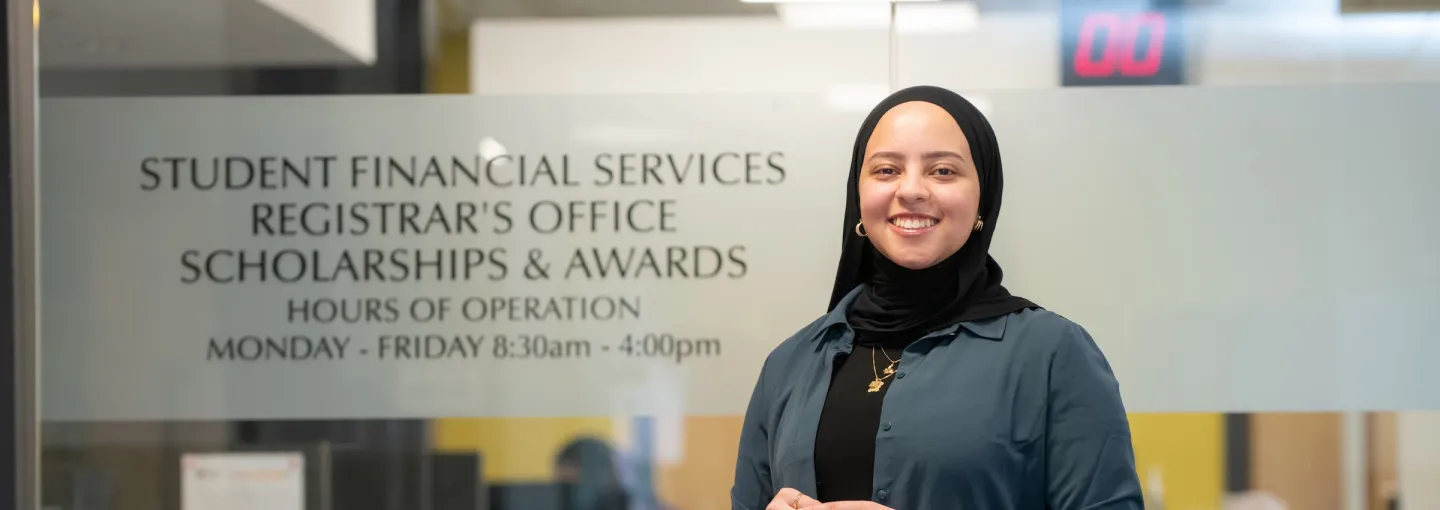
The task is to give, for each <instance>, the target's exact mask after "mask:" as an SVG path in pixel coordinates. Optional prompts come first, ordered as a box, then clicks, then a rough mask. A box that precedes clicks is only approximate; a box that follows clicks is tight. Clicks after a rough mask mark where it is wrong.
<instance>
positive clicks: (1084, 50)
mask: <svg viewBox="0 0 1440 510" xmlns="http://www.w3.org/2000/svg"><path fill="white" fill-rule="evenodd" d="M1141 28H1149V29H1150V37H1149V41H1148V43H1149V44H1148V45H1147V47H1146V48H1145V58H1143V59H1139V60H1136V59H1135V42H1136V39H1139V38H1140V29H1141ZM1101 29H1103V30H1104V31H1105V51H1104V53H1102V54H1101V55H1100V57H1099V58H1098V59H1096V58H1093V57H1094V53H1095V51H1094V50H1095V32H1097V31H1099V30H1101ZM1164 56H1165V16H1164V15H1162V14H1160V13H1155V12H1141V13H1135V14H1127V15H1126V16H1125V17H1124V18H1123V19H1122V18H1121V16H1120V14H1117V13H1112V12H1102V13H1094V14H1090V15H1088V16H1086V17H1085V20H1084V21H1082V22H1081V23H1080V40H1079V41H1078V42H1077V44H1076V45H1075V58H1074V59H1073V62H1074V66H1075V74H1077V75H1080V76H1081V77H1085V78H1103V77H1106V76H1113V75H1114V74H1115V73H1116V72H1117V71H1118V72H1119V73H1120V75H1122V76H1130V77H1144V76H1154V75H1155V73H1157V72H1159V71H1160V61H1161V59H1162V58H1164Z"/></svg>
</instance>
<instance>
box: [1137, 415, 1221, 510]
mask: <svg viewBox="0 0 1440 510" xmlns="http://www.w3.org/2000/svg"><path fill="white" fill-rule="evenodd" d="M1130 434H1131V438H1132V440H1133V444H1134V446H1135V468H1136V470H1137V471H1139V472H1140V483H1141V487H1145V488H1146V491H1147V493H1148V492H1149V489H1150V487H1151V483H1152V482H1153V480H1151V475H1152V474H1159V475H1160V480H1161V481H1163V483H1164V485H1163V487H1164V490H1163V494H1164V503H1165V509H1166V510H1192V509H1193V510H1199V509H1206V510H1213V509H1215V508H1220V502H1221V499H1222V498H1223V495H1224V492H1225V418H1224V415H1220V414H1139V413H1137V414H1132V415H1130Z"/></svg>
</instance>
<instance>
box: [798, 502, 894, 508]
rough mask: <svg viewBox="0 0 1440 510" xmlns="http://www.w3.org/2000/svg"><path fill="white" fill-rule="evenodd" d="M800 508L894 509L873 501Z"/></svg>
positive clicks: (834, 503)
mask: <svg viewBox="0 0 1440 510" xmlns="http://www.w3.org/2000/svg"><path fill="white" fill-rule="evenodd" d="M801 508H809V509H811V510H895V509H893V508H890V507H888V506H885V505H882V504H879V503H876V502H874V501H836V502H833V503H825V504H817V505H815V506H811V507H801Z"/></svg>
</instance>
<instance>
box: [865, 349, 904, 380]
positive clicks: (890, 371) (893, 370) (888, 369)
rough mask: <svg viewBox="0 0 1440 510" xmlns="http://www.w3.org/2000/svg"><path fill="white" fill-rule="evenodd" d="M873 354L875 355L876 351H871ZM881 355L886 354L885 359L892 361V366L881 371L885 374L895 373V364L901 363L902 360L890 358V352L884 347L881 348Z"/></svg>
mask: <svg viewBox="0 0 1440 510" xmlns="http://www.w3.org/2000/svg"><path fill="white" fill-rule="evenodd" d="M871 355H874V353H871ZM880 355H881V356H884V357H885V360H886V361H889V362H890V366H888V367H885V370H881V371H880V373H882V374H885V375H895V365H898V364H900V360H898V359H892V358H890V353H888V352H885V348H884V347H881V348H880Z"/></svg>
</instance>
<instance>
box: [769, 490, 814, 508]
mask: <svg viewBox="0 0 1440 510" xmlns="http://www.w3.org/2000/svg"><path fill="white" fill-rule="evenodd" d="M819 504H820V502H819V501H815V499H814V498H811V497H810V496H806V495H804V494H801V493H800V491H798V490H795V489H792V488H789V487H786V488H784V489H780V492H777V493H775V499H772V500H770V504H769V505H765V510H786V509H794V508H810V507H814V506H817V505H819Z"/></svg>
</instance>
